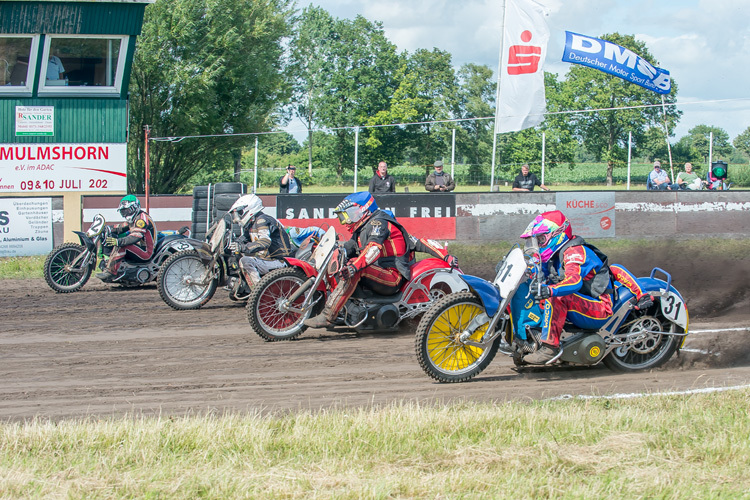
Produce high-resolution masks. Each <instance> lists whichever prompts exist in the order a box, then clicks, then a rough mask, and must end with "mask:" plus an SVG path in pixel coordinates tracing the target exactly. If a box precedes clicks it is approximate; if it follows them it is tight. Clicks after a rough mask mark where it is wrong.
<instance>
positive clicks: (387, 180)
mask: <svg viewBox="0 0 750 500" xmlns="http://www.w3.org/2000/svg"><path fill="white" fill-rule="evenodd" d="M368 191H370V192H371V193H395V192H396V179H395V178H394V177H393V176H392V175H389V174H388V164H387V163H386V162H384V161H381V162H380V163H378V169H377V170H376V171H375V175H373V176H372V179H370V188H369V189H368Z"/></svg>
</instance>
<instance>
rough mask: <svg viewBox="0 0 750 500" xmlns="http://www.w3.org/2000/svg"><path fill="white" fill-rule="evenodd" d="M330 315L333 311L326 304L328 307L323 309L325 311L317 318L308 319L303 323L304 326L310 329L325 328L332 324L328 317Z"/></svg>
mask: <svg viewBox="0 0 750 500" xmlns="http://www.w3.org/2000/svg"><path fill="white" fill-rule="evenodd" d="M330 313H331V311H330V309H329V308H328V305H327V304H326V307H324V308H323V311H322V312H321V313H320V314H318V315H317V316H313V317H312V318H307V319H306V320H305V321H303V322H302V324H304V325H305V326H306V327H308V328H325V327H327V326H329V325H331V324H332V323H331V322H330V321H328V316H329V314H330Z"/></svg>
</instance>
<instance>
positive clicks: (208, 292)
mask: <svg viewBox="0 0 750 500" xmlns="http://www.w3.org/2000/svg"><path fill="white" fill-rule="evenodd" d="M187 258H190V259H195V260H197V261H198V262H200V263H201V265H203V261H201V259H200V257H198V252H196V251H195V250H183V251H182V252H177V253H175V254H172V255H170V256H169V257H168V258H167V260H165V261H164V263H163V264H162V266H161V268H160V269H159V274H158V275H157V277H156V288H157V289H158V290H159V296H160V297H161V300H163V301H164V303H165V304H167V305H168V306H169V307H171V308H172V309H175V310H177V311H189V310H193V309H200V308H201V307H203V306H204V305H205V304H207V303H208V301H209V300H211V298H212V297H213V296H214V293H216V287H217V286H218V282H217V280H216V279H212V280H211V282H210V283H209V284H208V285H206V289H205V290H204V291H203V292H202V293H201V294H200V295H199V296H198V297H196V298H195V299H193V300H190V301H181V300H179V299H177V298H175V297H174V294H172V293H170V291H169V290H168V289H167V288H168V286H167V284H166V282H167V280H166V279H165V277H166V275H167V273H168V272H169V268H170V267H171V266H173V265H174V264H175V262H179V261H180V260H183V259H187Z"/></svg>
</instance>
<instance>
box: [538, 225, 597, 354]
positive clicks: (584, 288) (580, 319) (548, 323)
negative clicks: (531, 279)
mask: <svg viewBox="0 0 750 500" xmlns="http://www.w3.org/2000/svg"><path fill="white" fill-rule="evenodd" d="M606 261H607V258H606V256H605V255H604V254H602V253H601V252H599V251H598V250H597V249H596V248H595V247H593V246H591V245H588V244H586V242H585V241H584V240H583V238H581V237H575V238H573V239H571V240H570V242H568V243H567V244H565V245H564V246H563V247H562V248H560V250H559V251H558V252H557V253H556V254H555V255H554V256H553V257H552V258H551V259H550V260H549V262H547V263H545V264H544V265H543V267H542V270H543V272H544V274H545V277H547V278H548V280H549V282H550V284H549V285H543V287H542V288H546V290H543V291H542V294H541V295H542V297H544V296H546V298H544V299H543V301H542V303H543V305H544V314H543V318H542V332H541V338H540V340H541V342H542V343H543V344H547V345H549V346H550V347H552V348H555V349H557V348H558V347H559V346H560V334H561V333H562V330H563V325H564V324H565V320H566V319H567V320H568V321H570V322H571V323H573V324H574V325H576V326H578V327H579V328H586V329H597V328H600V327H602V326H603V325H604V324H605V323H606V322H607V320H608V319H609V318H610V317H611V316H612V297H611V296H610V293H611V291H612V289H611V277H610V272H609V266H608V265H607V262H606Z"/></svg>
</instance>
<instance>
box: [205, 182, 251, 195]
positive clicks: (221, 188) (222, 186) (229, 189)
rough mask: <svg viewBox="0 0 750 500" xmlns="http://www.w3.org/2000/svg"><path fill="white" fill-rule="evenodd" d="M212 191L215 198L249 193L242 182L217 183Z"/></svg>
mask: <svg viewBox="0 0 750 500" xmlns="http://www.w3.org/2000/svg"><path fill="white" fill-rule="evenodd" d="M212 189H213V192H214V196H218V195H220V194H223V193H247V187H246V186H245V185H244V184H243V183H241V182H217V183H216V184H214V185H213V186H212Z"/></svg>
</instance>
